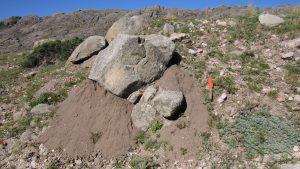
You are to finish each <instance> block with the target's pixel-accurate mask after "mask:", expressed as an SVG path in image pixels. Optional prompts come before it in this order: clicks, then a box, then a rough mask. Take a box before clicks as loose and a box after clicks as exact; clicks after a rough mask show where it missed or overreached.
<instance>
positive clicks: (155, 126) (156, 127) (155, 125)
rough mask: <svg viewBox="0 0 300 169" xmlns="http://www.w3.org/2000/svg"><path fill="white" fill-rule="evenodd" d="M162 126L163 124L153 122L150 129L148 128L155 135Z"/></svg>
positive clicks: (156, 121) (157, 121)
mask: <svg viewBox="0 0 300 169" xmlns="http://www.w3.org/2000/svg"><path fill="white" fill-rule="evenodd" d="M162 126H163V123H162V122H161V121H159V120H155V121H154V122H153V123H152V125H151V127H150V130H151V131H152V132H153V133H156V132H157V131H158V130H160V129H161V128H162Z"/></svg>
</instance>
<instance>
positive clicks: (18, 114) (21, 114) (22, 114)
mask: <svg viewBox="0 0 300 169" xmlns="http://www.w3.org/2000/svg"><path fill="white" fill-rule="evenodd" d="M26 114H27V113H26V111H25V110H21V111H18V112H16V113H13V120H14V121H18V120H20V119H21V118H22V117H25V116H26Z"/></svg>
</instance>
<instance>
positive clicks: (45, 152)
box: [39, 144, 48, 156]
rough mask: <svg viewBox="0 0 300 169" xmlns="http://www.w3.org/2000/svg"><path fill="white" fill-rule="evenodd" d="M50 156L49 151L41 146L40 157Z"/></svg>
mask: <svg viewBox="0 0 300 169" xmlns="http://www.w3.org/2000/svg"><path fill="white" fill-rule="evenodd" d="M47 154H48V149H47V148H46V147H45V146H44V144H41V145H40V146H39V155H42V156H45V155H47Z"/></svg>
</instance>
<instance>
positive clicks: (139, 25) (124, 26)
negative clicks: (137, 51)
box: [105, 15, 147, 43]
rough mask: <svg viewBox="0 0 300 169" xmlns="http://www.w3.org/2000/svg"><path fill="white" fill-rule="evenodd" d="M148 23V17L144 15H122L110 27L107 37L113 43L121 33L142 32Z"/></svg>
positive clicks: (135, 33)
mask: <svg viewBox="0 0 300 169" xmlns="http://www.w3.org/2000/svg"><path fill="white" fill-rule="evenodd" d="M146 23H147V17H146V16H144V15H136V16H132V17H129V16H125V17H122V18H121V19H119V20H118V21H116V22H115V23H114V24H113V25H112V26H111V27H110V28H109V30H108V31H107V33H106V35H105V38H106V40H107V42H108V43H111V41H113V40H114V39H115V38H116V37H117V36H118V35H119V34H129V35H137V34H140V33H141V32H142V31H143V29H144V28H145V26H146Z"/></svg>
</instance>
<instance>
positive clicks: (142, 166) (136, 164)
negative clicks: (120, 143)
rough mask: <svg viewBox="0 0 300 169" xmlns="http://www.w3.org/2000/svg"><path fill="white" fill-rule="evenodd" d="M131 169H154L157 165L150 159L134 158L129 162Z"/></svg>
mask: <svg viewBox="0 0 300 169" xmlns="http://www.w3.org/2000/svg"><path fill="white" fill-rule="evenodd" d="M129 165H130V167H131V168H132V169H156V168H158V167H159V165H158V164H157V163H156V162H155V161H154V160H153V158H151V157H139V156H135V157H133V158H132V159H131V161H130V162H129Z"/></svg>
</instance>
